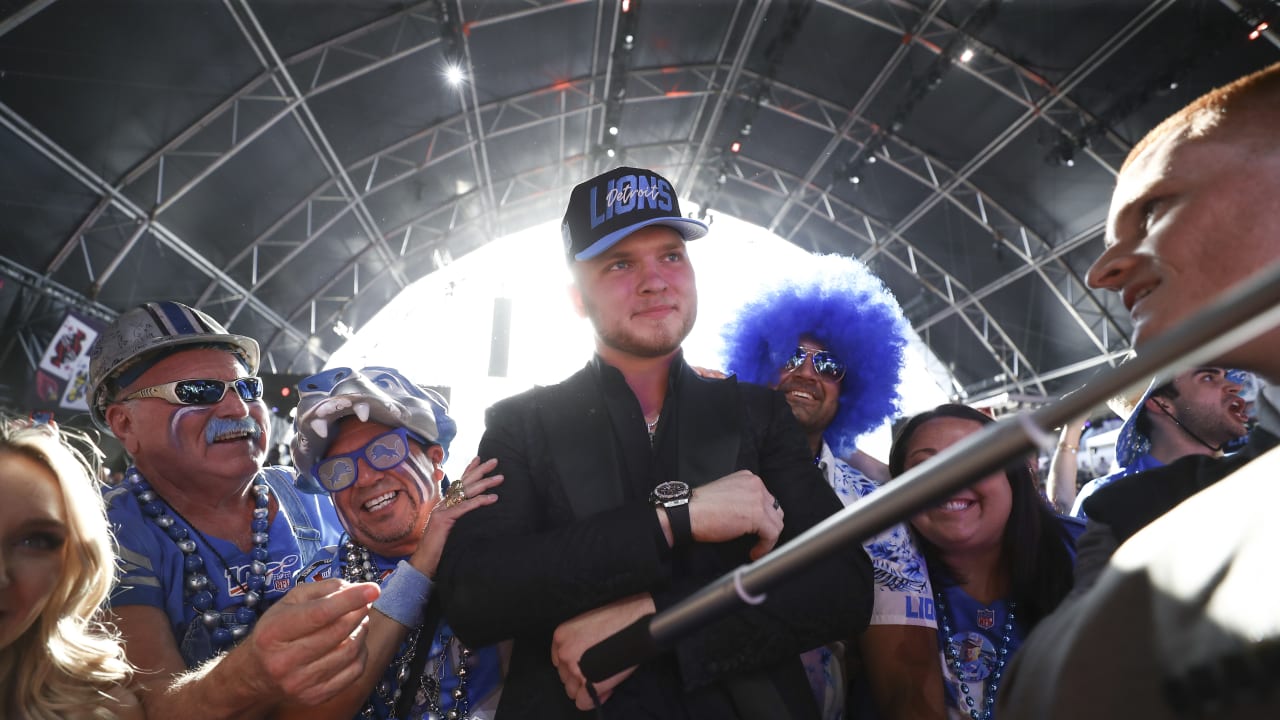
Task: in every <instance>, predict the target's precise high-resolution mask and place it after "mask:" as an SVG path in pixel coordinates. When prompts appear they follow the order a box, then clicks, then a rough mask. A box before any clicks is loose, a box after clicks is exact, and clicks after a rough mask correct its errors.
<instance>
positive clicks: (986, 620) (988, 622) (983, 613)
mask: <svg viewBox="0 0 1280 720" xmlns="http://www.w3.org/2000/svg"><path fill="white" fill-rule="evenodd" d="M995 624H996V611H995V610H991V609H989V608H984V609H982V610H979V611H978V627H980V628H982V629H983V630H990V629H991V628H993V627H995Z"/></svg>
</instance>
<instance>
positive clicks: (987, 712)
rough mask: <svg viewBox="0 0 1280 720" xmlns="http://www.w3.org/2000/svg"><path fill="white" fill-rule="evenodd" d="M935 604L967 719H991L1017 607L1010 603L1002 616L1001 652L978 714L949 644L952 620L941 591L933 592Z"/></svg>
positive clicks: (957, 656) (955, 655) (948, 663)
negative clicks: (1003, 616) (948, 614)
mask: <svg viewBox="0 0 1280 720" xmlns="http://www.w3.org/2000/svg"><path fill="white" fill-rule="evenodd" d="M934 601H935V604H936V605H937V608H938V620H939V621H940V622H941V623H942V628H941V629H942V636H943V637H942V642H943V646H944V647H945V653H946V656H947V666H948V667H950V668H951V669H952V670H953V671H954V672H955V676H956V682H957V683H958V684H959V685H960V692H961V693H962V694H963V695H964V704H965V705H966V706H967V708H968V710H969V717H970V718H972V720H991V711H992V709H993V708H994V707H995V702H996V691H997V690H999V689H1000V678H1001V677H1003V676H1004V666H1005V663H1006V662H1008V660H1009V643H1010V642H1011V638H1012V637H1013V620H1014V615H1013V611H1014V610H1015V609H1016V608H1017V607H1018V603H1017V602H1015V601H1013V600H1010V601H1009V603H1008V605H1009V610H1008V612H1007V613H1006V614H1005V618H1004V626H1003V627H1002V628H1001V630H1002V632H1001V634H1000V649H998V650H997V651H996V655H995V660H996V664H995V668H994V669H993V670H992V672H991V675H990V679H989V680H988V681H987V687H986V692H985V693H984V696H983V698H982V705H983V707H982V711H981V712H979V711H978V708H977V703H976V702H975V701H974V699H973V696H972V695H970V694H969V684H968V683H967V682H965V680H964V675H963V674H962V672H961V671H962V668H963V665H962V663H961V661H960V652H959V651H958V650H957V649H956V648H955V646H954V645H953V644H952V642H951V621H950V620H948V619H947V617H948V616H947V603H946V601H945V600H943V598H942V591H941V590H938V591H935V592H934Z"/></svg>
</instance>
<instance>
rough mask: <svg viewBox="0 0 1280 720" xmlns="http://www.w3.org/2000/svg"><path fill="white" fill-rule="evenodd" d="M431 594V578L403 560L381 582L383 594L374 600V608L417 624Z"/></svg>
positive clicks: (408, 626) (406, 624)
mask: <svg viewBox="0 0 1280 720" xmlns="http://www.w3.org/2000/svg"><path fill="white" fill-rule="evenodd" d="M430 597H431V578H429V577H427V576H426V575H423V574H422V573H420V572H418V569H417V568H415V567H414V566H412V565H410V564H409V563H407V562H405V561H404V560H401V561H400V562H399V564H397V565H396V571H395V572H393V573H391V576H390V577H388V578H387V581H386V582H385V583H383V584H382V594H381V595H379V596H378V599H377V600H374V601H373V609H374V610H377V611H378V612H380V613H382V614H383V615H386V616H387V617H389V618H391V619H392V620H395V621H396V622H398V623H400V624H401V625H403V626H405V627H407V628H415V627H417V626H418V625H420V624H421V623H422V612H423V610H424V609H425V608H426V607H427V599H428V598H430Z"/></svg>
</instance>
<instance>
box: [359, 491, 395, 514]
mask: <svg viewBox="0 0 1280 720" xmlns="http://www.w3.org/2000/svg"><path fill="white" fill-rule="evenodd" d="M395 497H396V493H395V491H392V492H389V493H386V494H384V495H379V496H378V497H376V498H374V499H372V500H370V501H369V502H366V503H365V504H364V505H362V506H361V507H363V508H364V509H365V511H366V512H376V511H378V510H381V509H382V508H384V507H386V506H387V505H388V504H389V503H390V502H391V501H392V500H394V499H395Z"/></svg>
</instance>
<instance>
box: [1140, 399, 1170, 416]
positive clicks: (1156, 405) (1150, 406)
mask: <svg viewBox="0 0 1280 720" xmlns="http://www.w3.org/2000/svg"><path fill="white" fill-rule="evenodd" d="M1142 407H1143V408H1145V409H1146V410H1147V411H1149V412H1153V413H1156V414H1158V415H1164V414H1166V413H1170V412H1173V408H1171V407H1169V404H1168V403H1167V402H1165V400H1164V399H1163V398H1159V397H1149V398H1147V401H1146V402H1145V403H1143V404H1142Z"/></svg>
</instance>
